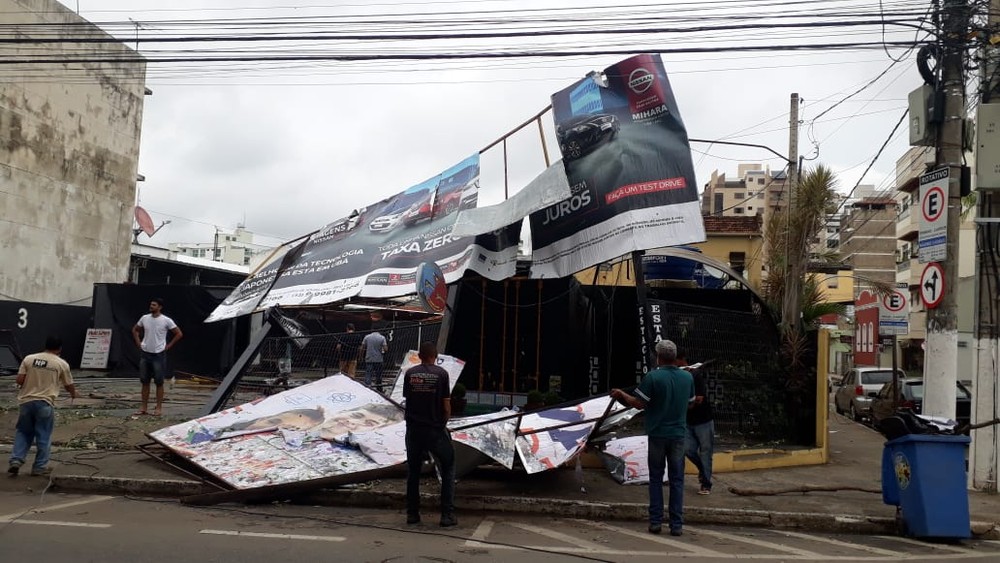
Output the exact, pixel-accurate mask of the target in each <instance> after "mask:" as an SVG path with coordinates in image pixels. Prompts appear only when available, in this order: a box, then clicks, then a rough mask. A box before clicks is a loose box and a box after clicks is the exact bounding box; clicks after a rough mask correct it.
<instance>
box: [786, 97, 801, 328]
mask: <svg viewBox="0 0 1000 563" xmlns="http://www.w3.org/2000/svg"><path fill="white" fill-rule="evenodd" d="M798 178H799V95H798V94H792V96H791V101H790V105H789V108H788V175H787V179H786V182H787V186H788V188H787V189H788V217H789V218H791V217H793V216H794V215H793V214H794V213H795V209H796V208H797V207H798V200H799V197H798V194H797V193H796V192H797V190H798V185H799V182H798ZM791 235H792V232H791V230H789V232H787V233H785V241H786V244H787V246H788V248H786V250H785V260H786V264H787V266H786V268H787V270H788V273H787V275H786V276H785V296H784V302H783V303H782V308H781V324H782V325H783V327H784V329H785V330H786V331H792V330H794V329H795V328H796V327H798V324H799V313H798V311H799V294H800V293H801V292H802V276H803V275H804V273H805V264H804V262H805V259H806V253H807V251H806V248H805V244H806V241H802V240H797V239H796V240H792V236H791Z"/></svg>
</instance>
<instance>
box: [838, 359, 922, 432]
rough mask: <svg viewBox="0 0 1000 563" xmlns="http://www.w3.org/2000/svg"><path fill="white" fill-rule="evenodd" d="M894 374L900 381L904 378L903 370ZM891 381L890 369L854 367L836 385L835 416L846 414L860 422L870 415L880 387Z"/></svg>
mask: <svg viewBox="0 0 1000 563" xmlns="http://www.w3.org/2000/svg"><path fill="white" fill-rule="evenodd" d="M896 373H898V374H899V378H900V379H904V378H905V377H906V374H904V373H903V370H896ZM891 381H892V368H878V367H874V366H869V367H856V368H854V369H852V370H851V371H849V372H847V374H846V375H845V376H844V379H842V380H841V381H840V383H839V384H838V385H837V387H836V392H835V393H834V394H833V407H834V409H835V410H836V411H837V414H844V413H847V414H849V415H850V417H851V418H853V419H854V420H859V421H860V420H861V419H862V418H863V417H865V416H869V415H870V414H871V409H872V400H873V399H874V398H875V397H877V396H878V392H879V390H881V389H882V386H883V385H885V384H886V383H889V382H891Z"/></svg>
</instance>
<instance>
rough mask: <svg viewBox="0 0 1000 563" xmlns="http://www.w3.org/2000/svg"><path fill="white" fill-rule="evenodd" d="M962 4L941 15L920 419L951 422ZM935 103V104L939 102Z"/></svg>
mask: <svg viewBox="0 0 1000 563" xmlns="http://www.w3.org/2000/svg"><path fill="white" fill-rule="evenodd" d="M969 17H970V12H969V6H968V4H967V2H966V1H965V0H945V1H944V4H943V8H942V12H941V27H942V30H941V31H942V33H941V35H940V37H941V39H940V43H939V47H940V49H939V53H940V57H941V58H940V68H941V73H940V78H939V82H938V85H937V90H938V91H939V92H940V93H941V94H942V95H943V98H944V108H943V109H944V111H943V120H942V122H941V123H940V126H939V127H940V128H939V131H938V139H937V145H936V148H937V151H936V152H937V157H936V161H935V162H936V167H937V168H938V169H940V168H947V169H948V172H949V174H948V205H947V211H946V213H947V221H948V231H947V243H946V247H945V248H946V251H945V260H944V262H943V263H942V264H941V266H942V268H943V270H944V279H943V280H942V281H943V282H944V291H943V294H942V297H941V301H940V303H939V304H938V305H937V307H935V308H933V309H930V310H928V311H927V340H926V348H925V350H924V404H923V414H926V415H931V416H941V417H945V418H950V419H954V418H955V400H956V394H957V393H956V384H955V382H956V380H957V375H958V299H957V295H958V257H959V252H958V249H959V242H958V237H959V233H960V229H961V219H962V217H961V209H962V196H961V177H962V161H963V158H962V157H963V153H964V143H963V140H964V125H965V73H964V72H963V70H964V65H965V42H966V40H967V36H968V30H969ZM938 99H940V98H938Z"/></svg>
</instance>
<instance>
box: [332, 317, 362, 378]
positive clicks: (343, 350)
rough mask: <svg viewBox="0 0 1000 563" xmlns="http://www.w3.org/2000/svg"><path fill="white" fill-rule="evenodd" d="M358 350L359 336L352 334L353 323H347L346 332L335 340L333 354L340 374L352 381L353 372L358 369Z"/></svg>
mask: <svg viewBox="0 0 1000 563" xmlns="http://www.w3.org/2000/svg"><path fill="white" fill-rule="evenodd" d="M360 350H361V335H360V334H358V333H356V332H354V323H347V332H345V333H344V334H342V335H341V336H340V338H338V339H337V349H336V351H335V353H336V357H337V361H338V362H339V366H340V371H341V373H343V374H344V375H347V376H349V377H351V378H352V379H353V378H354V372H355V371H357V369H358V354H359V353H360Z"/></svg>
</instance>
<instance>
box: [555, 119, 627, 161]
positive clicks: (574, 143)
mask: <svg viewBox="0 0 1000 563" xmlns="http://www.w3.org/2000/svg"><path fill="white" fill-rule="evenodd" d="M619 128H620V125H619V124H618V118H617V117H615V116H613V115H611V114H610V113H596V114H593V115H579V116H576V117H573V118H571V119H569V120H567V121H565V122H563V123H560V124H559V125H556V136H557V137H558V138H559V150H560V151H562V154H563V158H565V159H566V160H575V159H577V158H580V157H581V156H584V155H586V154H588V153H590V152H592V151H593V150H594V149H596V148H597V147H599V146H601V145H602V144H603V143H606V142H608V141H612V140H614V138H615V136H617V135H618V129H619Z"/></svg>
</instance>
